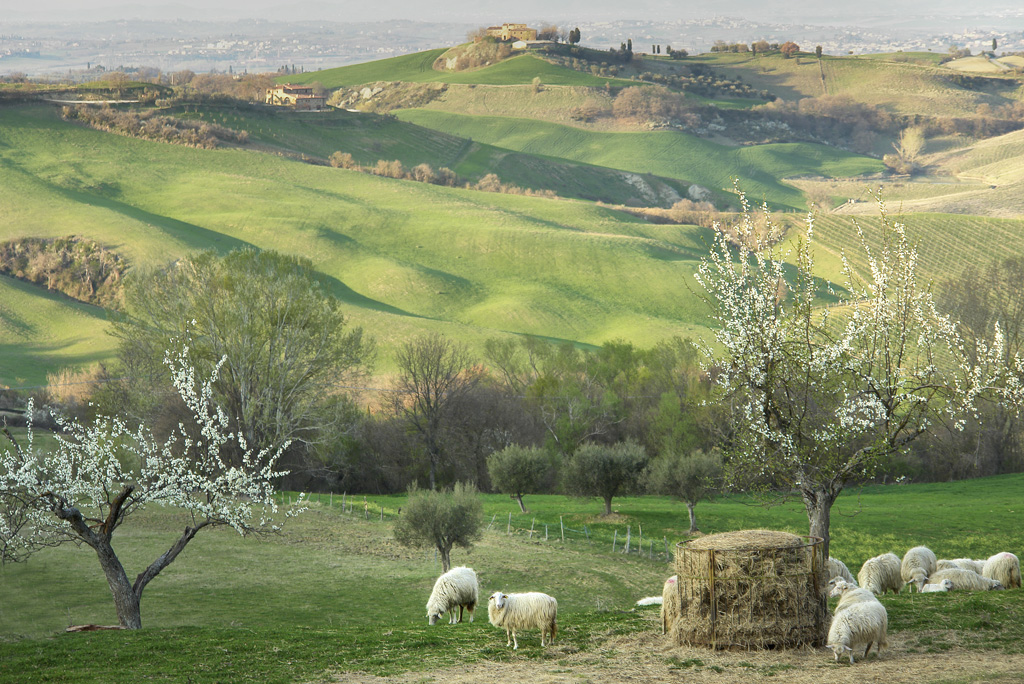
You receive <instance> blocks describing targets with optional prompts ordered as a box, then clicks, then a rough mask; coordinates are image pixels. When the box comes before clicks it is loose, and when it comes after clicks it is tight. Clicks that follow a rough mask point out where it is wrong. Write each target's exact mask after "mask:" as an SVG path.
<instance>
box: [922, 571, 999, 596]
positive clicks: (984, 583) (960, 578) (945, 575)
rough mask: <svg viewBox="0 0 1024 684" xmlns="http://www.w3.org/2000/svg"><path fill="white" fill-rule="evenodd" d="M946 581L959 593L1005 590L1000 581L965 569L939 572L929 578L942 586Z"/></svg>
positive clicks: (933, 582)
mask: <svg viewBox="0 0 1024 684" xmlns="http://www.w3.org/2000/svg"><path fill="white" fill-rule="evenodd" d="M944 579H948V580H950V581H951V582H953V589H955V590H957V591H988V590H990V589H1002V588H1003V585H1002V583H1000V582H999V581H998V580H994V579H989V578H988V577H983V576H981V575H979V574H978V573H976V572H971V571H970V570H964V569H963V568H946V569H945V570H939V571H938V572H936V573H935V574H934V575H932V576H931V577H930V578H929V580H930V581H931V583H932V584H941V583H942V580H944Z"/></svg>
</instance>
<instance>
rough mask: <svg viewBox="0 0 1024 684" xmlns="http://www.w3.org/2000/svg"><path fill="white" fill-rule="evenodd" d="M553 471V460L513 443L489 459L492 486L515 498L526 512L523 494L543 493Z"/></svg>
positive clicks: (494, 453)
mask: <svg viewBox="0 0 1024 684" xmlns="http://www.w3.org/2000/svg"><path fill="white" fill-rule="evenodd" d="M550 471H551V459H550V457H549V456H548V454H547V453H545V452H544V450H543V449H538V448H536V447H524V446H519V445H518V444H511V445H509V446H507V447H505V448H504V449H501V450H500V451H495V452H493V453H492V454H491V455H490V456H488V457H487V472H488V473H489V474H490V476H491V486H492V487H494V488H495V489H496V490H498V491H499V492H501V493H502V494H508V495H509V497H510V498H513V499H515V500H516V501H517V502H518V503H519V510H521V511H522V512H523V513H525V512H526V506H524V505H523V495H524V494H534V493H537V492H539V491H541V488H542V487H543V485H544V482H545V480H546V479H547V477H548V473H549V472H550Z"/></svg>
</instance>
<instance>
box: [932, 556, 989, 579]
mask: <svg viewBox="0 0 1024 684" xmlns="http://www.w3.org/2000/svg"><path fill="white" fill-rule="evenodd" d="M946 568H963V569H964V570H970V571H971V572H976V573H978V574H979V575H980V574H981V572H982V570H984V569H985V561H983V560H971V559H970V558H954V559H953V560H947V559H945V558H943V559H940V560H937V561H935V569H936V570H945V569H946Z"/></svg>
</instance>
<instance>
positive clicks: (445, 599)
mask: <svg viewBox="0 0 1024 684" xmlns="http://www.w3.org/2000/svg"><path fill="white" fill-rule="evenodd" d="M479 593H480V588H479V585H478V584H477V581H476V573H475V572H473V569H472V568H467V567H458V568H452V569H451V570H449V571H448V572H446V573H444V574H443V575H441V576H440V577H438V578H437V581H436V582H434V590H433V591H432V592H430V598H429V599H428V600H427V620H428V621H429V622H430V624H432V625H436V624H437V619H438V618H439V617H441V616H442V615H444V614H445V613H451V615H450V617H449V618H448V624H450V625H454V624H455V623H456V622H462V611H463V609H465V610H467V611H469V621H470V622H472V621H473V611H474V610H475V609H476V602H477V596H478V595H479ZM456 608H458V609H459V619H458V620H457V621H456V619H455V609H456Z"/></svg>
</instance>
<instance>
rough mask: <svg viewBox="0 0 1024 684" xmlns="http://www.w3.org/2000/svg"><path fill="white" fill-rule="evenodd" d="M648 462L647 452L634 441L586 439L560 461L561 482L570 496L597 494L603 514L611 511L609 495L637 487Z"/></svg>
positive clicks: (614, 495) (611, 496) (608, 513)
mask: <svg viewBox="0 0 1024 684" xmlns="http://www.w3.org/2000/svg"><path fill="white" fill-rule="evenodd" d="M646 465H647V453H646V452H645V451H644V448H643V447H642V446H640V445H639V444H637V443H636V442H630V441H626V442H618V443H617V444H611V445H606V444H595V443H594V442H588V443H586V444H584V445H582V446H580V448H578V449H577V450H576V453H574V454H573V455H572V456H571V457H569V458H568V459H566V460H565V462H564V463H563V465H562V486H563V488H564V489H565V491H566V492H567V493H568V494H571V495H573V496H581V497H586V496H597V497H600V498H601V499H602V500H603V501H604V514H605V515H611V513H612V498H614V497H616V496H621V495H623V494H629V493H631V492H634V491H636V490H637V489H638V487H639V485H640V479H641V477H642V476H643V472H644V466H646Z"/></svg>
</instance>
